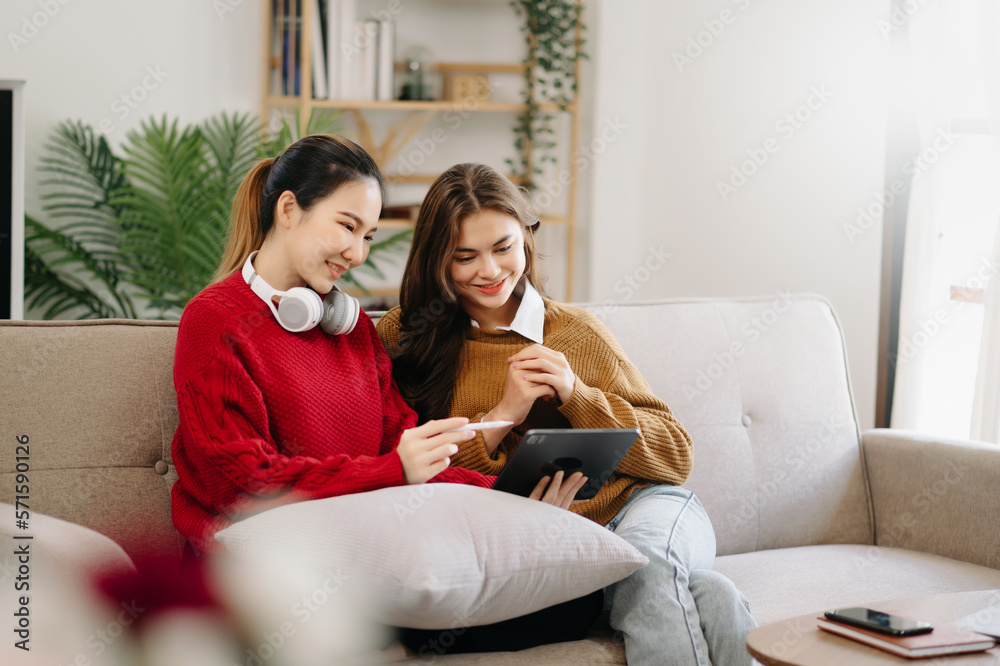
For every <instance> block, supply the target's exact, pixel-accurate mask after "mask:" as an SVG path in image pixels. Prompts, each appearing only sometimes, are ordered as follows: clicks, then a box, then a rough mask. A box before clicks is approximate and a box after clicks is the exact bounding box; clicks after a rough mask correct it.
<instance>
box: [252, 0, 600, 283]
mask: <svg viewBox="0 0 1000 666" xmlns="http://www.w3.org/2000/svg"><path fill="white" fill-rule="evenodd" d="M577 2H578V4H579V5H580V6H582V4H583V0H577ZM264 5H265V8H264V12H265V20H264V36H263V39H264V46H265V48H264V53H265V56H264V67H263V79H264V95H263V100H262V110H261V116H262V118H263V121H264V123H265V126H266V125H267V123H269V121H270V119H271V117H272V113H273V111H274V110H280V111H282V112H284V113H287V112H288V111H297V117H298V120H299V123H300V126H299V130H300V133H304V132H305V130H306V124H307V123H308V119H309V117H310V114H311V113H312V111H313V109H339V110H343V111H345V112H347V113H346V114H345V115H347V116H348V117H353V119H354V121H355V125H356V126H357V129H358V134H359V136H357V137H353V138H354V139H355V140H356V141H358V143H359V144H360V145H362V147H364V148H365V149H366V150H368V151H369V153H371V155H372V157H374V158H375V160H376V162H378V164H379V166H380V167H381V168H382V169H383V173H384V174H385V176H386V178H387V180H388V181H389V182H391V183H404V184H428V185H429V184H430V183H431V182H433V181H434V180H435V179H436V178H437V176H438V175H439V174H430V173H428V174H421V173H417V174H407V175H403V174H393V173H391V172H389V171H387V169H386V167H387V165H388V164H389V161H390V160H391V159H392V157H393V155H395V154H397V153H398V152H399V151H401V150H402V149H403V148H405V147H406V146H407V145H408V144H409V143H410V142H411V141H412V140H413V139H414V138H415V137H416V136H417V135H418V133H419V131H420V129H421V128H422V127H423V126H424V124H426V123H427V122H428V121H429V120H430V119H431V118H433V117H434V116H435V115H436V114H438V113H443V112H447V111H459V110H460V111H462V112H463V113H509V114H512V118H511V125H512V126H513V123H514V117H513V114H516V113H519V112H523V111H525V110H526V109H527V106H526V105H525V104H522V103H507V102H493V101H481V102H478V103H477V104H475V105H474V108H469V105H468V104H467V103H465V101H464V100H457V101H451V100H440V101H368V100H339V99H314V98H313V96H312V80H313V77H312V61H311V58H310V57H308V56H309V54H311V53H312V32H313V31H312V22H313V21H314V20H316V19H317V17H315V16H313V11H312V9H313V4H312V2H310V1H309V0H278V14H277V15H278V16H282V15H284V14H285V12H286V10H287V11H288V13H289V15H291V16H299V15H300V16H301V22H300V23H299V26H300V30H299V36H298V41H299V42H300V43H299V44H298V45H297V46H296V44H295V42H294V40H292V41H291V44H290V46H289V49H288V50H287V51H288V52H289V53H292V54H294V53H296V51H297V52H298V53H299V54H301V57H300V62H299V63H298V71H299V75H298V76H299V90H300V94H299V95H294V96H292V95H275V94H273V91H272V90H271V81H272V78H273V73H274V70H275V68H277V69H278V72H281V71H283V69H284V67H285V65H286V63H283V62H281V61H280V59H279V60H278V61H276V60H275V58H274V56H273V55H272V53H273V52H274V50H273V46H274V44H273V42H272V39H273V37H272V36H273V35H274V34H275V30H274V28H275V25H274V21H275V20H276V16H275V15H274V14H272V10H273V8H272V3H271V2H270V1H269V2H265V3H264ZM418 8H419V2H415V3H414V4H413V5H411V6H410V9H409V10H408V11H418ZM511 11H514V10H513V9H511ZM581 33H582V30H581V29H579V28H578V33H577V37H578V39H579V38H580V37H581V36H582V34H581ZM281 52H282V53H285V49H284V48H283V49H282V50H281ZM395 69H396V71H397V72H398V71H403V70H405V63H400V62H397V63H395ZM579 69H580V61H579V60H577V62H576V73H577V76H576V79H577V81H579V80H580V76H579V73H580V72H579ZM290 71H294V66H293V67H292V68H291V70H290ZM426 71H427V72H428V73H431V74H433V73H438V74H448V73H452V72H461V73H479V74H506V75H512V74H515V75H521V76H524V71H525V66H524V65H523V64H522V63H468V62H463V63H437V64H432V65H430V67H429V68H428V69H427V70H426ZM526 85H527V86H528V88H529V89H531V88H532V85H533V82H532V81H530V80H529V81H526ZM578 99H579V91H577V95H576V98H575V99H574V100H573V101H572V102H571V103H569V104H567V105H565V106H560V105H557V104H552V103H540V104H538V105H537V106H538V108H539V109H540V110H541V111H543V112H546V113H552V114H568V116H569V119H570V122H569V126H570V129H569V131H568V132H565V131H564V132H563V134H568V136H565V137H563V139H562V140H565V141H569V142H570V143H569V150H568V154H569V159H568V164H560V165H559V166H560V169H559V170H560V171H562V172H563V173H565V171H566V170H568V172H569V174H570V178H569V182H568V183H566V184H565V190H564V191H565V197H566V198H565V206H564V209H565V214H563V215H542V216H541V222H542V225H543V227H560V228H564V229H565V234H564V235H565V239H566V240H565V248H564V249H563V251H564V252H565V254H564V257H565V263H566V267H565V288H564V289H565V293H564V294H563V300H572V298H573V271H574V268H575V244H576V217H577V206H576V199H577V188H578V175H579V174H578V173H577V170H576V164H577V161H578V160H577V156H578V151H579V144H580V117H579V109H578V103H577V100H578ZM385 111H405V112H408V113H407V114H406V116H405V117H404V118H403V119H402V120H401V121H399V122H397V123H396V124H394V125H393V126H392V128H391V130H390V131H389V132H388V133H387V135H386V139H385V141H384V143H383V144H382V145H377V144H376V143H375V141H374V139H373V133H372V131H371V128H370V126H369V124H368V122H367V120H366V115H367V114H375V113H381V112H385ZM560 143H561V141H560ZM532 153H533V151H532V146H531V145H530V144H529V145H527V146H525V147H524V157H525V159H526V160H527V163H528V169H529V173H530V169H531V168H532V166H533V157H534V156H533V154H532ZM508 177H511V176H510V174H508ZM511 178H512V180H514V182H516V183H518V184H523V183H522V182H520V181H519V179H517V178H514V177H511ZM379 225H380V226H382V227H385V228H388V229H402V228H407V227H411V226H412V223H411V222H410V221H409V220H408V219H398V220H397V219H383V220H380V222H379ZM552 249H553V248H547V251H548V252H549V253H551V252H552ZM386 291H387V290H386V289H382V288H379V289H373V290H372V292H373V293H375V294H376V295H385V293H384V292H386Z"/></svg>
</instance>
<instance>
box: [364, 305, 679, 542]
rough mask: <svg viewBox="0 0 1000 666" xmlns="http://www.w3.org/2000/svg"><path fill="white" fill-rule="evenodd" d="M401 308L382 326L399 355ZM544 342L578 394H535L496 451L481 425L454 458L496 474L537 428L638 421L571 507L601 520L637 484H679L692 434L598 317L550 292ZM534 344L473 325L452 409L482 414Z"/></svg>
mask: <svg viewBox="0 0 1000 666" xmlns="http://www.w3.org/2000/svg"><path fill="white" fill-rule="evenodd" d="M399 321H400V309H399V308H398V307H396V308H393V309H392V310H390V311H389V312H388V313H386V315H385V316H384V317H382V319H381V320H380V321H379V323H378V326H377V329H378V333H379V335H380V336H381V338H382V341H383V342H384V343H385V346H386V348H387V349H388V350H389V355H390V356H392V357H395V356H396V355H397V354H398V353H399ZM543 339H544V344H545V346H546V347H549V348H551V349H554V350H556V351H560V352H562V353H563V355H565V357H566V360H567V361H568V362H569V365H570V367H571V368H572V369H573V371H574V372H575V373H576V384H575V386H574V387H573V395H572V396H570V399H569V400H568V401H567V402H565V403H560V401H559V400H558V398H557V399H555V400H547V401H546V400H538V401H537V402H535V404H534V406H533V407H532V409H531V411H530V412H529V413H528V416H527V418H526V419H525V420H524V422H523V423H521V424H519V425H517V426H515V427H514V428H513V429H511V431H510V432H509V433H508V434H507V436H506V437H504V439H503V440H502V441H501V442H500V444H499V446H497V448H496V450H495V451H494V452H493V454H492V455H490V454H488V453H487V452H486V444H485V442H484V441H483V437H482V434H481V433H477V434H476V437H475V439H471V440H469V441H467V442H463V443H462V444H460V445H459V446H460V447H461V448H460V450H459V452H458V453H456V454H455V455H454V456H452V458H451V460H452V464H453V465H458V466H460V467H465V468H467V469H472V470H475V471H478V472H482V473H483V474H499V473H500V471H501V470H502V469H503V468H504V465H506V464H507V460H508V459H509V458H510V456H511V454H513V453H514V450H515V449H516V448H517V445H518V443H519V442H520V441H521V436H522V435H523V434H524V433H525V432H526V431H528V430H530V429H532V428H570V427H572V428H639V431H640V433H641V435H640V436H639V439H638V441H636V443H635V444H633V445H632V448H631V449H629V451H628V453H626V454H625V457H624V458H623V459H622V462H621V463H620V464H619V465H618V471H619V473H618V474H615V475H612V477H611V478H610V479H609V480H608V482H607V483H605V484H604V486H602V487H601V489H600V491H598V493H597V495H595V496H594V497H593V498H592V499H590V500H588V501H586V502H583V503H580V504H576V505H574V506H572V507H571V508H570V511H573V512H574V513H578V514H580V515H582V516H585V517H587V518H590V519H591V520H594V521H596V522H598V523H600V524H601V525H604V524H605V523H607V522H608V521H610V520H611V519H612V518H614V517H615V515H616V514H617V513H618V511H619V510H620V509H621V508H622V506H624V504H625V501H626V500H627V499H628V496H629V495H630V494H631V492H632V491H633V490H634V489H636V488H642V487H644V486H646V485H649V483H667V484H673V485H680V484H682V483H684V481H685V480H686V479H687V477H688V475H689V474H690V473H691V459H692V451H691V438H690V436H689V435H688V434H687V432H686V431H685V430H684V428H683V427H682V426H681V425H680V423H678V422H677V419H675V418H674V415H673V414H672V413H671V411H670V408H669V407H667V405H666V403H664V402H663V401H662V400H660V399H659V398H657V397H656V396H655V395H653V392H652V390H651V389H650V388H649V385H648V384H647V383H646V381H645V380H644V379H643V378H642V375H640V374H639V371H638V370H637V369H636V367H635V366H634V365H632V363H631V362H630V361H629V360H628V358H626V356H625V352H623V351H622V349H621V347H619V346H618V343H617V342H616V341H615V339H614V337H612V335H611V333H610V332H609V331H608V330H607V328H605V326H604V324H602V323H601V322H600V320H599V319H597V317H595V316H594V315H593V314H591V313H590V312H588V311H587V310H584V309H582V308H578V307H574V306H572V305H565V304H561V303H556V302H554V301H550V300H547V299H546V300H545V329H544V338H543ZM531 344H533V343H532V342H531V341H530V340H528V339H527V338H525V337H523V336H521V335H520V334H519V333H514V332H512V331H498V330H493V329H489V330H486V329H480V328H476V327H475V326H473V327H472V330H471V332H470V336H469V338H468V339H467V340H466V342H465V359H464V362H463V364H462V366H461V371H460V373H459V377H458V379H457V381H456V382H455V393H454V396H453V398H452V403H451V411H450V414H449V416H467V417H468V418H469V419H470V420H472V421H478V420H480V419H482V418H483V416H484V415H485V414H486V413H487V412H489V411H490V410H491V409H493V407H495V406H496V405H497V404H498V403H499V402H500V399H501V397H502V396H503V389H504V384H505V382H506V377H507V368H508V365H509V364H508V362H507V359H508V358H509V357H510V356H511V355H513V354H515V353H516V352H518V351H519V350H521V349H523V348H524V347H527V346H529V345H531Z"/></svg>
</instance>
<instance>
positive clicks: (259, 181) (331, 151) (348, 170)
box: [214, 134, 385, 281]
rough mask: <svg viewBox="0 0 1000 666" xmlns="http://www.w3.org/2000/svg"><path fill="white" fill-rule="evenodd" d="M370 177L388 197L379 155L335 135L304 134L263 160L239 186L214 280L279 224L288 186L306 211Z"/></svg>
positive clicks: (232, 268)
mask: <svg viewBox="0 0 1000 666" xmlns="http://www.w3.org/2000/svg"><path fill="white" fill-rule="evenodd" d="M368 179H371V180H374V181H375V182H376V183H378V186H379V190H381V193H382V200H383V201H385V181H384V180H383V178H382V172H381V171H379V168H378V165H377V164H375V160H373V159H372V158H371V156H370V155H369V154H368V153H366V152H365V151H364V149H363V148H361V146H359V145H358V144H356V143H354V142H353V141H350V140H349V139H345V138H343V137H340V136H334V135H332V134H313V135H311V136H306V137H303V138H301V139H299V140H298V141H296V142H295V143H293V144H292V145H291V146H289V147H288V148H287V149H286V150H285V152H283V153H282V154H281V155H279V156H278V157H276V158H268V159H266V160H261V161H260V162H258V163H257V164H255V165H254V167H253V168H252V169H250V173H248V174H247V175H246V177H245V178H244V179H243V182H242V183H240V187H239V189H238V190H237V191H236V198H235V199H234V200H233V210H232V213H231V214H230V217H229V241H228V243H227V244H226V249H225V252H223V254H222V261H221V262H220V263H219V268H218V269H217V270H216V271H215V278H214V279H215V280H216V281H218V280H222V279H224V278H226V277H228V276H229V275H230V274H231V273H232V272H233V271H235V270H236V269H238V268H240V267H241V266H242V265H243V262H244V261H246V258H247V256H249V254H250V253H251V252H253V251H255V250H259V249H260V246H261V245H262V244H263V243H264V239H265V238H266V237H267V234H268V233H270V231H271V229H272V227H274V208H275V206H276V205H277V203H278V197H280V196H281V194H282V193H283V192H285V191H286V190H287V191H289V192H291V193H292V194H294V195H295V200H296V202H297V203H298V205H299V207H300V208H302V210H309V208H311V207H312V206H313V204H315V203H316V202H317V201H319V200H321V199H324V198H326V197H327V196H329V195H330V194H333V192H334V191H335V190H336V189H337V188H339V187H340V186H341V185H346V184H348V183H353V182H357V181H361V180H368Z"/></svg>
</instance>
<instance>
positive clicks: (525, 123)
mask: <svg viewBox="0 0 1000 666" xmlns="http://www.w3.org/2000/svg"><path fill="white" fill-rule="evenodd" d="M510 4H511V6H512V7H513V8H514V11H516V12H517V13H518V15H519V16H521V17H522V18H523V19H524V23H523V24H522V25H521V32H522V33H523V34H524V40H525V44H526V46H527V53H526V55H525V58H524V78H525V82H526V84H525V90H524V104H525V106H526V108H525V110H524V111H523V112H521V113H520V114H519V115H518V117H517V124H516V125H515V126H514V148H515V149H516V150H517V154H518V155H519V156H520V157H519V159H518V160H507V163H508V164H509V165H510V167H511V169H512V170H513V173H514V176H516V177H518V178H520V179H521V180H522V182H523V184H524V185H525V187H527V188H528V190H529V191H532V192H533V191H534V190H535V189H536V183H535V177H536V176H538V175H539V174H541V173H542V170H543V169H542V166H543V165H544V164H545V163H546V162H550V163H552V164H555V163H556V158H555V153H554V150H555V147H556V142H555V130H554V129H553V127H552V125H553V123H554V122H555V115H554V114H552V113H546V112H543V111H542V109H541V106H540V105H541V104H544V103H554V104H557V105H559V108H561V109H564V110H565V109H566V107H567V105H569V104H570V103H572V102H573V101H574V100H575V99H576V92H577V80H576V62H577V60H579V59H580V58H586V57H587V56H586V54H585V53H584V52H583V44H584V40H583V37H582V34H583V31H584V29H585V26H584V25H583V17H582V9H583V8H582V7H581V5H580V4H578V3H577V0H510ZM536 155H537V158H536V157H535V156H536Z"/></svg>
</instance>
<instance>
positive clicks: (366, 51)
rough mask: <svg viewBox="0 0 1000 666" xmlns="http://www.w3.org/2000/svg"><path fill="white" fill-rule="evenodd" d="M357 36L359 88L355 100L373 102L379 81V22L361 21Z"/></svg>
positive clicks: (357, 24)
mask: <svg viewBox="0 0 1000 666" xmlns="http://www.w3.org/2000/svg"><path fill="white" fill-rule="evenodd" d="M355 30H356V34H357V41H356V43H357V51H356V69H355V72H356V73H357V77H358V78H357V88H356V89H355V91H354V92H355V94H354V99H359V100H364V101H373V100H374V99H375V93H376V87H377V85H378V81H377V80H376V78H377V76H378V36H379V34H378V21H375V20H373V19H364V20H360V21H358V22H357V23H356V24H355Z"/></svg>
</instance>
